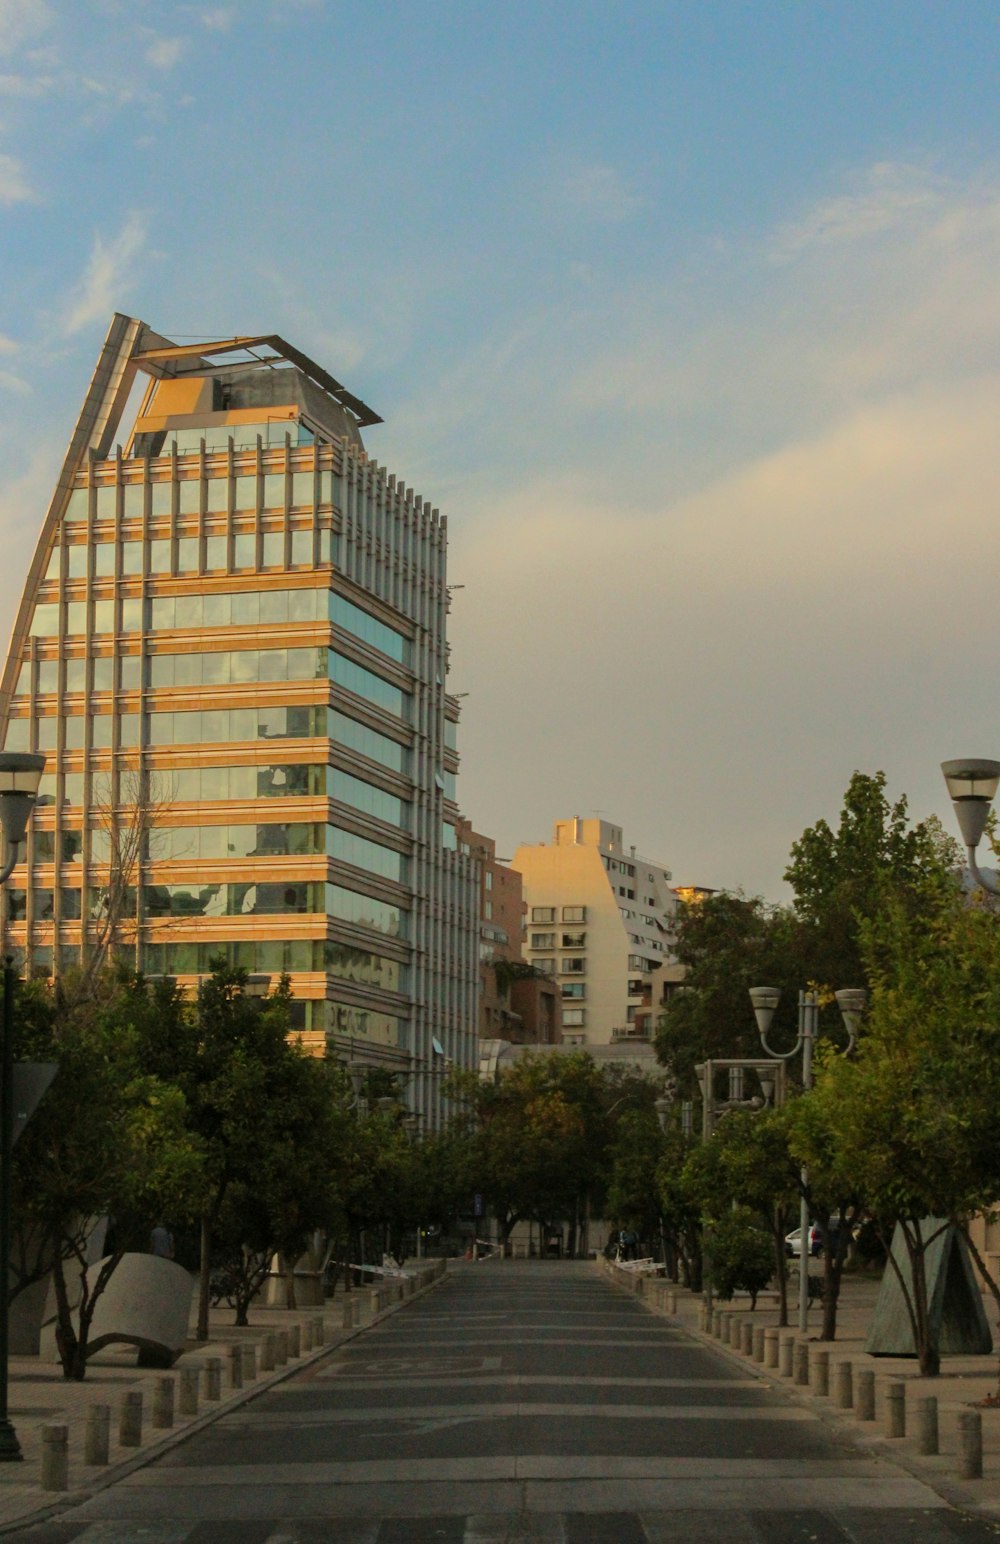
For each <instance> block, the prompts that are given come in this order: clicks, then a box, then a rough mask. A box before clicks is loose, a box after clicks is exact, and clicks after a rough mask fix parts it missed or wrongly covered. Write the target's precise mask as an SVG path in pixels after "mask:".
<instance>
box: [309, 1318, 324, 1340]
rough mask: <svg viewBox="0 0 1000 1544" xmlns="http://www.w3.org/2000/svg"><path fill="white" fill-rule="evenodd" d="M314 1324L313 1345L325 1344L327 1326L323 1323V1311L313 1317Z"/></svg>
mask: <svg viewBox="0 0 1000 1544" xmlns="http://www.w3.org/2000/svg"><path fill="white" fill-rule="evenodd" d="M312 1326H313V1345H314V1346H325V1345H326V1326H325V1324H324V1323H323V1315H322V1314H321V1313H318V1314H316V1315H315V1317H314V1318H313V1322H312Z"/></svg>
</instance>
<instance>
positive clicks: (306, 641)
mask: <svg viewBox="0 0 1000 1544" xmlns="http://www.w3.org/2000/svg"><path fill="white" fill-rule="evenodd" d="M143 386H144V390H142V387H143ZM133 414H136V416H134V421H132V422H129V419H130V418H131V417H132V415H133ZM379 421H380V420H379V419H378V417H377V415H376V414H374V413H373V412H372V411H371V409H369V408H367V407H366V406H365V404H364V403H363V402H361V401H360V400H359V399H358V398H356V397H354V396H352V395H351V394H350V393H349V392H348V391H346V390H345V389H344V388H343V387H342V386H341V385H340V384H339V382H337V381H336V380H334V379H333V378H332V377H331V376H330V375H328V374H327V373H326V372H325V371H324V370H323V369H321V368H320V367H319V366H318V365H316V364H314V363H313V362H312V361H311V360H310V359H308V358H307V357H306V356H305V355H304V354H302V353H300V352H299V351H298V350H296V349H294V348H292V347H290V346H289V345H288V344H287V343H285V342H284V341H283V340H282V339H280V338H277V337H266V338H241V339H232V340H228V341H224V342H221V343H219V342H206V343H203V344H198V345H192V346H178V345H175V344H173V343H171V342H170V341H169V340H168V339H165V338H163V337H161V336H159V335H158V334H156V333H154V332H153V331H152V330H151V329H150V328H149V327H147V326H146V325H145V324H144V323H143V322H141V321H138V320H135V319H132V318H128V317H125V316H121V315H116V316H115V317H114V320H113V322H112V325H111V328H110V331H109V333H108V337H107V340H106V343H105V345H104V348H103V350H102V352H101V356H100V359H99V361H98V365H97V369H96V371H95V374H94V378H93V381H92V382H91V386H90V390H89V391H88V393H87V396H86V399H85V401H84V405H83V410H82V412H81V415H80V418H79V421H78V423H77V426H76V429H75V431H74V434H73V437H72V440H71V442H70V447H69V451H68V454H67V457H66V460H65V463H64V465H63V469H62V474H61V476H60V478H59V481H58V484H57V487H56V491H55V494H54V497H53V499H52V502H51V504H50V507H49V510H48V513H47V515H46V516H45V518H44V520H43V523H42V530H41V534H40V537H39V540H38V545H37V548H36V551H35V555H34V558H33V560H32V563H31V568H30V571H29V574H28V580H27V584H26V586H25V590H24V595H23V598H22V601H21V605H20V608H19V611H18V614H17V618H16V622H15V625H14V631H13V638H12V641H11V646H10V651H9V655H8V658H7V662H6V666H5V670H4V675H3V680H2V685H0V695H2V700H0V711H2V713H3V716H4V719H5V722H6V739H5V746H6V748H7V749H8V750H36V749H37V750H40V751H42V752H44V754H45V756H46V758H47V766H46V773H45V777H44V779H43V783H42V790H41V797H40V807H39V809H38V810H37V811H36V814H35V817H34V821H33V823H32V828H31V835H30V839H29V842H28V849H27V860H26V863H25V864H24V865H22V866H21V867H20V868H19V869H17V870H16V871H15V874H14V877H13V879H12V880H11V883H10V887H9V889H8V892H7V893H8V913H7V917H6V927H7V937H8V942H9V943H10V944H12V945H13V946H14V947H15V948H16V949H17V950H19V951H23V955H24V958H25V960H26V962H27V966H28V968H30V969H32V970H35V971H44V972H56V973H58V972H59V971H61V970H65V969H66V968H67V967H68V966H70V965H77V964H79V963H80V962H81V959H83V960H87V959H93V958H94V956H95V954H98V955H99V954H100V953H101V952H102V951H103V950H105V949H109V950H110V951H112V952H117V953H119V954H123V955H124V956H125V957H126V958H127V959H129V960H130V961H135V962H137V963H138V964H139V966H140V967H141V968H142V969H143V970H144V971H145V972H147V973H148V974H151V975H159V974H164V975H170V976H174V977H176V978H177V979H178V980H179V981H180V982H181V983H182V984H184V985H185V986H193V985H194V984H196V982H197V978H198V976H199V975H200V974H202V973H204V972H205V971H206V970H207V969H208V967H209V961H210V959H212V958H213V957H216V956H219V955H224V956H226V957H228V958H229V959H230V960H232V961H234V962H236V963H238V964H240V965H243V966H246V968H247V969H248V970H249V971H250V972H251V973H252V974H253V975H254V976H255V977H261V976H263V977H269V978H270V980H271V981H272V983H273V982H274V981H276V979H277V977H278V976H279V974H280V973H282V972H287V973H288V974H289V975H290V976H291V980H292V988H293V992H294V997H295V1010H294V1011H295V1014H296V1016H297V1022H298V1027H299V1028H300V1029H301V1031H302V1032H303V1034H304V1036H305V1038H306V1041H307V1043H310V1044H312V1045H313V1046H314V1047H316V1048H317V1049H318V1048H321V1047H323V1046H324V1045H331V1046H332V1048H333V1049H334V1050H335V1051H336V1052H337V1053H338V1054H340V1055H342V1056H343V1057H344V1058H345V1059H346V1060H349V1061H352V1062H354V1063H359V1062H361V1063H367V1064H369V1065H382V1066H384V1067H386V1068H387V1069H388V1070H395V1071H398V1072H401V1073H405V1074H406V1075H407V1076H408V1077H409V1079H410V1085H409V1098H410V1103H411V1105H412V1106H413V1107H414V1108H417V1109H419V1110H423V1111H424V1112H425V1113H427V1114H428V1115H429V1116H430V1117H431V1118H433V1115H434V1112H435V1110H436V1109H437V1108H438V1106H439V1099H440V1095H439V1089H440V1082H441V1078H440V1074H441V1070H442V1068H443V1066H444V1065H445V1064H446V1063H448V1062H451V1063H454V1064H457V1065H460V1066H471V1065H473V1063H474V1059H475V1044H476V1039H475V1037H476V1022H477V1003H476V992H477V979H478V978H477V925H478V917H477V895H476V873H475V866H474V862H473V860H471V859H469V858H468V857H466V856H464V855H462V854H461V853H460V852H459V851H458V850H457V847H456V842H455V825H454V822H455V820H456V818H457V815H458V811H457V806H456V803H455V775H456V772H457V767H458V759H457V753H456V748H455V747H456V738H455V730H456V724H457V720H458V704H457V702H456V701H455V699H454V698H453V697H450V696H449V695H448V694H447V692H446V690H445V676H446V671H447V656H448V646H447V639H446V616H447V609H448V592H447V583H446V534H447V533H446V522H445V521H444V520H443V519H442V518H441V517H440V516H439V515H438V513H437V511H436V510H434V509H431V508H430V507H429V506H428V505H427V504H426V503H425V502H424V501H423V500H422V499H421V498H419V497H417V496H416V495H415V494H414V493H413V491H412V490H411V489H408V488H406V487H405V486H404V485H403V484H402V483H401V482H399V481H398V480H397V479H396V478H395V477H394V476H390V475H388V474H387V473H386V471H385V470H384V468H382V467H380V466H378V465H376V464H375V462H373V461H372V460H371V459H370V458H369V456H368V455H367V453H366V451H365V449H364V446H363V444H362V440H361V430H362V429H363V428H364V427H365V426H367V425H371V424H374V423H378V422H379Z"/></svg>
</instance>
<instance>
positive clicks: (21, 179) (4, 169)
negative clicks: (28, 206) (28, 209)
mask: <svg viewBox="0 0 1000 1544" xmlns="http://www.w3.org/2000/svg"><path fill="white" fill-rule="evenodd" d="M37 197H38V195H37V193H36V192H35V191H34V189H33V188H31V187H30V186H29V184H28V182H27V180H26V178H25V175H24V170H23V168H22V166H21V163H20V161H16V160H15V159H14V157H13V156H12V155H0V205H2V206H9V205H10V204H24V203H33V202H34V201H35V200H36V199H37Z"/></svg>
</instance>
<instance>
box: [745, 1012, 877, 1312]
mask: <svg viewBox="0 0 1000 1544" xmlns="http://www.w3.org/2000/svg"><path fill="white" fill-rule="evenodd" d="M833 995H834V997H835V998H836V1000H837V1006H838V1008H839V1009H840V1016H841V1018H842V1019H843V1021H844V1025H845V1028H846V1029H847V1035H848V1043H847V1048H846V1050H845V1052H844V1054H845V1056H846V1055H848V1054H849V1053H850V1052H851V1051H853V1049H854V1043H855V1041H856V1039H857V1034H858V1020H859V1019H860V1017H861V1015H862V1013H863V1012H864V1011H865V1003H866V1002H867V1000H868V994H867V992H865V991H864V989H863V988H862V987H843V988H842V989H841V990H840V991H839V992H835V993H834V994H833ZM750 1001H751V1002H752V1003H753V1011H754V1017H755V1018H756V1020H757V1032H758V1034H759V1035H760V1043H761V1045H762V1046H763V1048H764V1050H765V1051H766V1052H767V1054H768V1056H771V1057H773V1058H774V1059H775V1061H781V1062H788V1061H791V1060H792V1058H793V1057H795V1056H798V1054H799V1052H800V1051H801V1052H802V1087H803V1089H804V1090H805V1091H806V1092H808V1090H809V1089H810V1088H812V1057H813V1041H814V1040H815V1038H816V1025H817V1023H818V1021H819V997H818V996H817V994H816V993H815V992H800V993H799V1033H798V1037H797V1039H796V1041H795V1044H794V1045H793V1046H792V1049H791V1050H790V1051H774V1050H772V1049H771V1047H770V1046H769V1045H768V1043H767V1032H768V1030H769V1029H770V1027H771V1020H772V1019H773V1018H774V1010H775V1009H776V1008H777V1006H778V1003H779V1002H780V1001H781V989H780V987H776V986H752V987H751V988H750ZM801 1177H802V1195H801V1198H800V1201H799V1329H800V1331H801V1332H802V1334H805V1332H806V1330H807V1328H808V1319H807V1316H808V1312H809V1203H808V1201H807V1200H806V1190H807V1187H808V1184H809V1170H808V1169H807V1168H806V1165H805V1164H803V1165H802V1176H801Z"/></svg>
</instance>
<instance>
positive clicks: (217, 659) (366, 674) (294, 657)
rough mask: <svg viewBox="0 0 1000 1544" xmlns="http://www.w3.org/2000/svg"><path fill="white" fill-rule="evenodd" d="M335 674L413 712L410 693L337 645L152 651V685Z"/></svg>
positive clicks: (394, 709) (360, 692)
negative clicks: (328, 646)
mask: <svg viewBox="0 0 1000 1544" xmlns="http://www.w3.org/2000/svg"><path fill="white" fill-rule="evenodd" d="M327 679H329V680H331V681H333V682H334V683H335V684H336V685H338V686H344V687H346V688H347V690H348V691H352V692H355V693H356V694H357V696H359V697H364V698H365V699H366V700H367V701H368V702H374V703H377V704H378V706H379V707H381V708H385V709H386V711H387V712H389V713H394V714H396V716H397V717H398V718H408V717H409V712H410V695H409V693H408V692H403V691H401V690H400V689H399V687H398V686H393V685H392V683H391V682H390V681H386V680H384V679H383V678H382V676H380V675H375V674H374V672H373V671H371V670H366V669H365V668H364V666H362V665H358V664H356V663H355V661H354V660H351V659H347V658H346V657H345V656H344V655H343V654H339V653H338V652H337V650H336V649H323V648H312V649H234V650H231V651H220V652H218V653H214V652H213V653H204V652H201V651H199V652H198V653H189V654H153V655H152V656H151V657H150V660H149V685H150V686H151V687H160V686H229V685H232V684H237V683H241V682H246V683H249V682H251V681H317V680H327Z"/></svg>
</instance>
